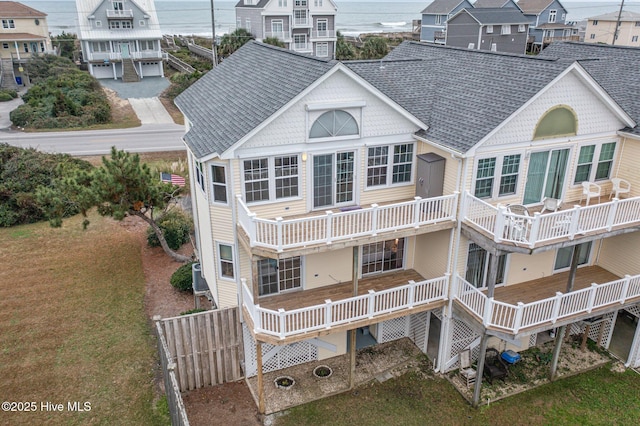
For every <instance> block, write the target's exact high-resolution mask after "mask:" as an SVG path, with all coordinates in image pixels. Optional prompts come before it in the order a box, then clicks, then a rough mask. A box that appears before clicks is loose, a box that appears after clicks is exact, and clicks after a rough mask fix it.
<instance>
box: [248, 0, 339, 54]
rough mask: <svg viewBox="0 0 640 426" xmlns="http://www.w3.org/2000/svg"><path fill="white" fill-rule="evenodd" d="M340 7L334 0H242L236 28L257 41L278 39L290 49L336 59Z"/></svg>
mask: <svg viewBox="0 0 640 426" xmlns="http://www.w3.org/2000/svg"><path fill="white" fill-rule="evenodd" d="M337 10H338V7H337V6H336V3H335V2H334V1H333V0H240V1H239V2H238V3H237V4H236V28H244V29H246V30H247V31H248V32H250V33H251V34H253V36H255V37H256V39H257V40H264V39H266V38H277V39H279V40H280V41H282V42H283V43H284V44H285V46H286V48H287V49H290V50H293V51H296V52H300V53H309V54H312V55H315V56H318V57H320V58H333V57H334V55H335V50H336V40H337V37H336V12H337Z"/></svg>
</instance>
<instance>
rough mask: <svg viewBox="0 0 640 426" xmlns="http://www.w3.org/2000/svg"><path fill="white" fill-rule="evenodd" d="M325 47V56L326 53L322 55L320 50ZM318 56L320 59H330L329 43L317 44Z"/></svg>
mask: <svg viewBox="0 0 640 426" xmlns="http://www.w3.org/2000/svg"><path fill="white" fill-rule="evenodd" d="M320 46H323V50H324V48H326V54H324V51H323V52H322V53H323V54H322V55H321V54H320V53H319V51H320V49H319V47H320ZM316 56H317V57H319V58H327V57H329V43H328V42H323V43H316Z"/></svg>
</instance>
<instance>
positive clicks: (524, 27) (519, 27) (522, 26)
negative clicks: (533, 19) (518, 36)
mask: <svg viewBox="0 0 640 426" xmlns="http://www.w3.org/2000/svg"><path fill="white" fill-rule="evenodd" d="M525 30H526V25H525V24H518V32H519V33H523V32H525Z"/></svg>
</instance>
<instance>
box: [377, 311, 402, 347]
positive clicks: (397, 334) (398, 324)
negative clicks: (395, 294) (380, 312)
mask: <svg viewBox="0 0 640 426" xmlns="http://www.w3.org/2000/svg"><path fill="white" fill-rule="evenodd" d="M409 326H410V320H409V317H408V316H406V317H400V318H395V319H392V320H389V321H383V322H381V323H379V324H378V343H387V342H391V341H394V340H398V339H402V338H403V337H409V334H410V332H409Z"/></svg>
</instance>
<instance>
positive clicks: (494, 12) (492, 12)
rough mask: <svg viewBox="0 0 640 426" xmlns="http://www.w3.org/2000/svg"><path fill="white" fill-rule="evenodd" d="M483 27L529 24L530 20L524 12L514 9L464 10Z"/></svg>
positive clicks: (487, 8)
mask: <svg viewBox="0 0 640 426" xmlns="http://www.w3.org/2000/svg"><path fill="white" fill-rule="evenodd" d="M464 11H465V12H467V13H468V14H469V15H471V16H473V17H474V18H475V19H476V20H477V21H478V22H480V24H481V25H501V24H528V23H529V20H528V19H527V17H526V16H524V14H523V13H522V12H520V11H519V10H518V9H514V8H489V7H486V8H481V9H464Z"/></svg>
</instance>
